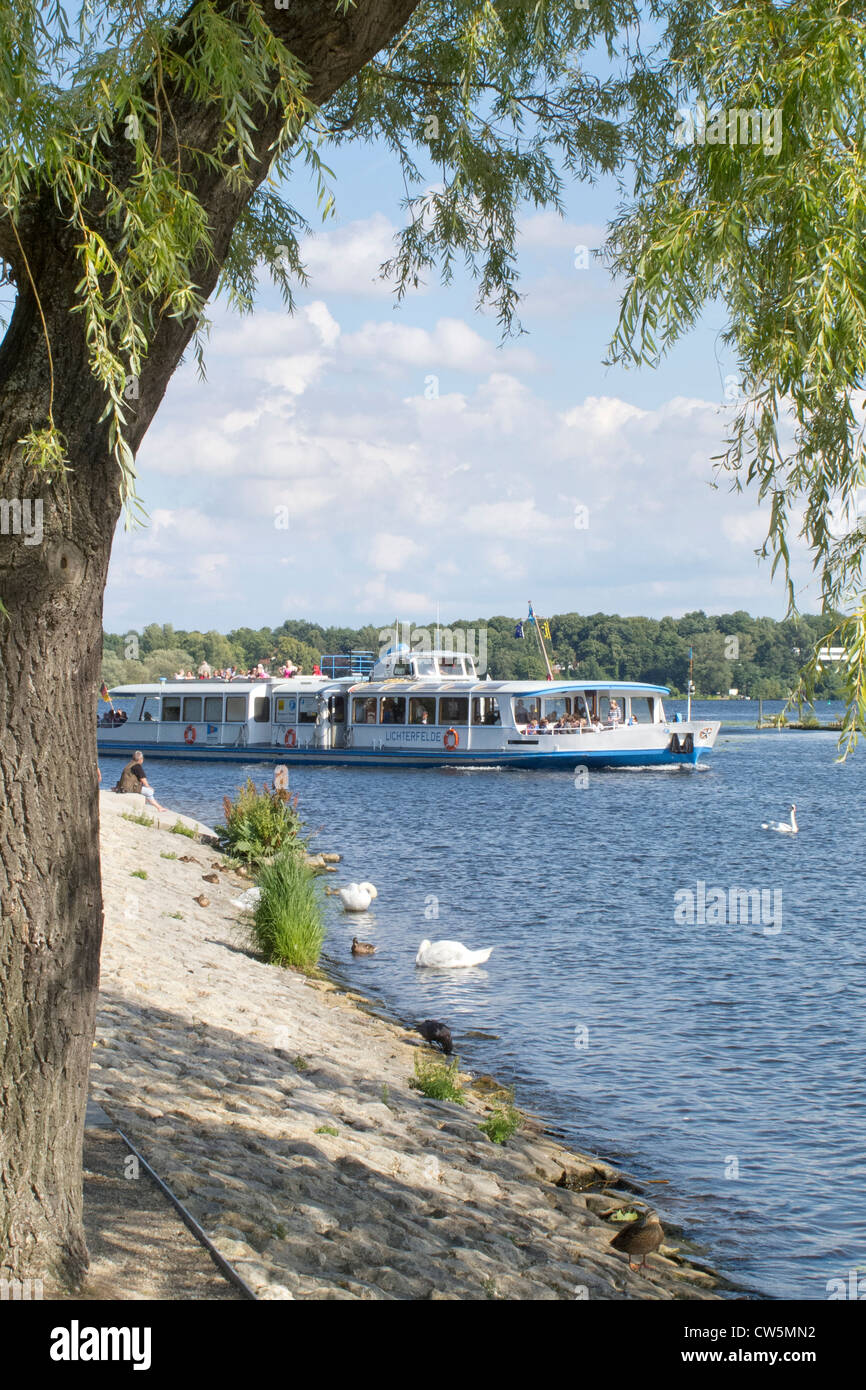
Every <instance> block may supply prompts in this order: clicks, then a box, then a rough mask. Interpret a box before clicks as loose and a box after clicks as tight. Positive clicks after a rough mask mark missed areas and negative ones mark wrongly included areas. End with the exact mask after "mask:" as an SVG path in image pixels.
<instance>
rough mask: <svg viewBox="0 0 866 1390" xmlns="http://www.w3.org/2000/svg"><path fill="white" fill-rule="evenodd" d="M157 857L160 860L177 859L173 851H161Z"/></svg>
mask: <svg viewBox="0 0 866 1390" xmlns="http://www.w3.org/2000/svg"><path fill="white" fill-rule="evenodd" d="M159 857H160V859H177V855H176V854H175V852H174V850H173V849H161V850H160V851H159Z"/></svg>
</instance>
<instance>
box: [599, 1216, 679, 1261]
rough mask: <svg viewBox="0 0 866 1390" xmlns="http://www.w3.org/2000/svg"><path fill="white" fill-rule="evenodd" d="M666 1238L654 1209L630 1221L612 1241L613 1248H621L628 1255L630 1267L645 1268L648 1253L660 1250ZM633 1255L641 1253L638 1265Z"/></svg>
mask: <svg viewBox="0 0 866 1390" xmlns="http://www.w3.org/2000/svg"><path fill="white" fill-rule="evenodd" d="M664 1238H665V1233H664V1228H663V1227H662V1223H661V1222H660V1221H659V1219H658V1217H657V1216H656V1214H655V1212H654V1211H648V1212H644V1214H643V1215H642V1216H641V1217H639V1218H638V1220H637V1221H630V1222H629V1223H628V1225H627V1226H624V1227H623V1228H622V1230H621V1231H617V1233H616V1235H615V1236H614V1238H613V1240H612V1241H611V1242H610V1247H611V1249H612V1250H621V1251H622V1252H623V1254H624V1255H628V1257H629V1261H628V1267H629V1269H643V1267H644V1265H645V1264H646V1257H647V1255H651V1254H652V1252H653V1250H658V1248H659V1246H660V1245H661V1243H662V1241H663V1240H664ZM632 1255H640V1256H641V1262H640V1264H639V1265H636V1264H635V1263H634V1261H633V1260H632V1258H631V1257H632Z"/></svg>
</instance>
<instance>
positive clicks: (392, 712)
mask: <svg viewBox="0 0 866 1390" xmlns="http://www.w3.org/2000/svg"><path fill="white" fill-rule="evenodd" d="M379 722H380V723H382V724H405V723H406V697H405V695H385V696H384V697H383V699H382V709H381V713H380V715H379Z"/></svg>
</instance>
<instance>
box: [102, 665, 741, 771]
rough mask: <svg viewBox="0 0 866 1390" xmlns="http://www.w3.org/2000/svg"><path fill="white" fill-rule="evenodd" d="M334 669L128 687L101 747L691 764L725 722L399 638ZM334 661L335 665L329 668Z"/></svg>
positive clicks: (202, 755)
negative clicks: (479, 667) (503, 669)
mask: <svg viewBox="0 0 866 1390" xmlns="http://www.w3.org/2000/svg"><path fill="white" fill-rule="evenodd" d="M338 660H339V659H336V658H325V657H323V658H322V669H323V670H328V669H329V665H330V671H331V674H330V675H323V676H296V677H295V678H293V679H291V680H286V679H282V680H273V679H264V680H233V681H216V680H175V681H167V680H164V681H160V682H159V683H158V684H153V685H121V686H116V687H115V688H114V689H113V690H111V691H110V692H109V695H110V702H111V709H110V710H109V711H106V713H105V714H103V715H102V716H101V718H100V719H99V724H98V729H97V745H98V749H99V752H100V753H117V754H121V755H131V754H132V753H133V751H134V750H135V749H138V748H140V749H141V750H142V752H143V753H144V754H145V756H146V757H149V758H179V757H181V758H189V759H198V760H201V759H204V760H206V761H207V760H214V761H216V760H220V761H224V760H227V759H229V760H235V761H239V762H250V761H253V760H256V759H260V760H262V761H264V762H285V763H288V764H297V763H305V764H306V763H319V764H327V763H334V764H363V765H369V764H374V765H379V766H389V767H391V766H396V767H406V766H409V767H430V766H432V767H442V766H449V767H517V768H540V767H547V768H551V767H558V768H563V767H565V768H571V767H578V766H585V767H604V766H613V767H643V766H664V765H669V766H676V765H683V764H686V765H688V764H695V763H697V762H698V760H699V759H700V758H701V757H703V756H704V755H705V754H706V753H708V752H709V751H710V749H711V748H712V747H713V744H714V743H715V741H716V737H717V735H718V731H719V724H718V722H717V721H710V720H705V719H699V720H688V721H686V722H681V721H680V720H679V719H678V718H677V719H669V718H668V717H667V715H666V714H665V710H664V703H663V701H664V697H665V696H666V695H668V694H669V693H670V692H669V691H668V690H667V689H666V688H665V687H664V686H658V685H640V684H638V683H635V682H630V681H574V680H568V681H560V680H546V681H495V680H490V679H487V680H481V679H480V678H479V677H478V675H477V674H476V670H475V664H474V661H473V659H472V657H471V656H468V655H466V654H464V653H460V652H449V651H433V652H410V651H409V650H408V648H406V647H396V648H393V649H389V651H388V652H386V653H385V655H384V656H383V657H382V658H381V659H380V660H379V661H378V662H377V663H375V664H373V663H372V661H369V662H368V663H367V664H368V669H369V667H372V669H371V670H370V673H369V675H367V676H365V677H364V678H363V679H360V678H359V675H358V671H359V669H361V666H362V663H361V662H360V661H357V660H354V659H351V658H345V659H344V660H345V663H346V664H345V666H344V669H345V670H346V672H347V674H345V675H340V674H334V673H335V672H339V670H340V667H339V664H338ZM328 663H329V665H328Z"/></svg>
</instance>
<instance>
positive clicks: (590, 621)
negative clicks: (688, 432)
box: [102, 610, 842, 700]
mask: <svg viewBox="0 0 866 1390" xmlns="http://www.w3.org/2000/svg"><path fill="white" fill-rule="evenodd" d="M548 621H549V624H550V639H549V641H546V643H545V645H546V647H547V650H548V653H549V656H550V660H551V662H552V664H553V665H554V666H558V667H559V668H560V673H561V674H562V676H564V677H570V676H574V677H576V678H578V679H581V678H582V679H584V680H604V679H610V680H626V681H648V682H652V683H653V684H656V685H667V686H670V688H671V689H672V690H673V691H674V692H675V693H684V692H685V691H686V689H687V685H688V679H689V652H690V650H691V652H692V654H693V672H694V674H693V679H694V682H695V688H696V693H697V694H698V695H699V696H704V697H707V696H713V695H723V696H724V695H727V693H728V691H729V690H731V689H736V690H738V691H739V692H740V694H742V695H750V696H752V697H753V698H754V699H764V700H775V699H786V698H787V697H788V696H789V695H790V694H791V692H792V691H793V689H794V688H795V686H796V684H797V681H798V677H799V673H800V670H801V668H802V667H803V666H804V665H805V663H806V662H807V661H808V660H809V658H810V657H811V656H812V654H813V652H814V650H815V648H816V645H818V644H820V643H821V641H822V639H823V637H824V634H825V633H826V631H827V628H828V626H830V625H831V623H832V618H831V619H830V620H829V621H828V617H827V615H826V614H825V615H823V616H818V615H817V614H815V615H812V614H806V615H801V616H798V617H795V618H789V619H786V620H785V621H783V622H777V621H776V620H775V619H773V618H753V617H752V616H751V615H750V614H748V613H745V612H743V611H742V610H739V611H737V612H734V613H723V614H717V615H714V616H711V615H708V614H707V613H704V612H703V611H701V610H697V611H696V612H693V613H686V614H685V615H684V616H683V617H681V618H660V619H656V618H639V617H633V618H623V617H620V616H619V615H618V614H607V613H591V614H585V615H584V614H580V613H560V614H557V615H556V616H554V617H551V618H550V619H549V620H548ZM518 622H519V620H518V619H516V618H510V617H505V616H503V615H500V616H497V617H493V618H476V619H460V620H458V621H456V622H453V623H451V624H450V626H449V627H447V628H443V629H442V630H441V631H442V643H443V645H449V644H450V643H453V644H454V645H455V646H456V647H457V648H458V649H461V650H467V651H469V652H471V653H472V655H474V656H475V657H476V659H478V658H481V661H480V663H479V664H480V666H481V668H482V669H483V666H484V663H485V659H486V669H487V671H488V672H489V674H490V676H491V677H492V678H493V679H494V680H536V679H544V675H545V668H544V662H543V660H542V657H541V652H540V649H539V644H538V641H537V640H536V636H535V633H534V631H533V628H532V626H531V625H529V624H527V623H526V622H524V623H523V633H524V636H523V637H522V638H521V637H518V636H516V629H517V626H518ZM389 631H390V633H391V634H393V633H394V631H395V625H394V623H393V622H392V623H390V624H389V623H384V624H382V625H381V626H378V627H377V626H366V627H360V628H350V627H323V626H320V625H319V624H317V623H313V622H308V621H306V620H303V619H287V620H286V621H285V622H283V623H282V624H280V626H279V627H276V628H270V627H261V628H249V627H239V628H234V629H233V630H232V631H231V632H227V633H220V632H216V631H215V630H211V631H209V632H199V631H195V630H193V631H186V630H184V629H180V628H178V629H176V628H174V627H173V626H172V625H171V624H170V623H162V624H161V623H149V624H148V625H147V627H145V628H144V630H143V631H142V632H140V633H139V632H127V633H106V634H105V635H104V640H103V665H102V675H103V679H104V680H105V682H106V683H107V684H108V685H109V686H114V685H122V684H130V683H132V682H138V681H152V680H158V679H159V678H160V677H161V676H167V677H172V676H173V675H174V674H175V672H176V671H177V670H180V669H181V668H182V669H184V670H192V671H193V672H195V671H197V669H198V667H199V666H200V665H201V663H202V662H207V663H208V665H209V666H211V667H212V668H214V669H215V670H220V669H223V668H226V667H231V666H234V667H236V668H237V669H238V670H240V671H244V670H248V669H250V668H252V667H255V665H256V664H257V663H258V662H260V661H264V662H267V661H270V662H271V664H272V667H273V669H274V670H276V669H277V668H278V667H281V666H282V665H283V663H285V662H286V661H287V660H290V661H292V662H293V663H294V664H295V665H300V666H302V667H303V669H304V671H306V672H310V671H311V670H312V667H313V664H314V662H316V661H318V660H319V658H320V656H321V655H322V654H323V653H328V652H348V651H352V650H359V651H372V652H379V651H380V649H382V648H383V647H385V646H387V645H388V642H389V637H388V633H389ZM458 632H460V633H462V634H463V635H462V636H460V637H458V636H455V634H456V633H458ZM449 634H450V635H449ZM400 636H401V640H405V639H406V638H407V637H409V640H410V644H411V645H413V646H418V645H420V644H422V643H423V641H424V640H425V637H426V636H429V639H430V640H435V629H434V628H433V627H432V626H431V627H428V628H426V629H423V630H422V629H419V628H414V629H413V630H412V631H411V633H409V632H407V631H406V630H405V628H404V627H403V626H401V631H400ZM841 690H842V687H841V679H840V672H839V670H838V668H837V667H836V666H835V665H832V664H828V665H825V666H824V668H823V670H822V671H821V673H820V677H819V683H818V686H817V688H816V695H817V696H819V697H820V698H824V699H829V698H831V697H834V696H839V695H840V694H841Z"/></svg>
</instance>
